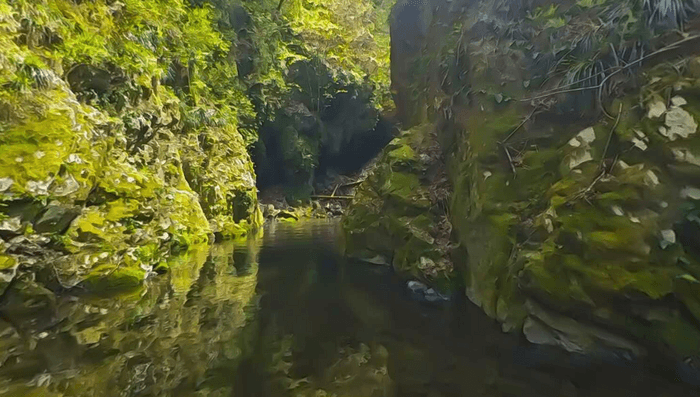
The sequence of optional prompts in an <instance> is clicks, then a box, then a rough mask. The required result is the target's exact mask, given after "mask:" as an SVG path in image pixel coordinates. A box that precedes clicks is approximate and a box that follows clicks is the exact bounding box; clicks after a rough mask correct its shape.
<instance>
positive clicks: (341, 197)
mask: <svg viewBox="0 0 700 397" xmlns="http://www.w3.org/2000/svg"><path fill="white" fill-rule="evenodd" d="M311 198H312V199H316V200H335V199H337V200H352V199H354V198H355V196H326V195H315V196H311Z"/></svg>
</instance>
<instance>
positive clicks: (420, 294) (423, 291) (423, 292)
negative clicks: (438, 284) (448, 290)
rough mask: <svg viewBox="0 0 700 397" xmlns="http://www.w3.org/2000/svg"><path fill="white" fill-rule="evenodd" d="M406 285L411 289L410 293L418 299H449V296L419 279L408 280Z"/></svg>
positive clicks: (440, 300) (435, 300)
mask: <svg viewBox="0 0 700 397" xmlns="http://www.w3.org/2000/svg"><path fill="white" fill-rule="evenodd" d="M406 286H407V287H408V289H409V291H411V295H412V296H413V297H414V298H415V299H418V300H422V301H426V302H448V301H449V300H450V297H449V296H447V295H443V294H441V293H439V292H438V291H436V290H435V289H434V288H431V287H429V286H428V285H426V284H423V283H421V282H420V281H409V282H408V283H406Z"/></svg>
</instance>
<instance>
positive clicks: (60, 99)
mask: <svg viewBox="0 0 700 397" xmlns="http://www.w3.org/2000/svg"><path fill="white" fill-rule="evenodd" d="M215 21H216V15H215V13H214V11H213V10H212V8H211V7H209V6H207V5H203V6H201V7H200V6H190V5H189V3H185V2H181V1H179V0H177V1H140V0H139V1H124V2H109V1H95V2H74V1H70V0H43V1H23V0H17V1H11V2H9V3H4V4H2V5H0V47H1V48H2V51H0V80H1V81H0V86H1V87H2V88H1V89H0V131H1V132H0V152H1V153H2V156H1V157H0V195H1V196H0V237H2V240H1V241H0V267H1V271H2V282H1V283H0V285H1V287H2V288H1V290H2V291H5V290H6V288H7V287H8V286H13V288H20V287H21V286H22V285H24V284H27V285H35V286H36V287H37V288H44V289H45V288H48V289H49V290H51V291H61V290H65V289H73V288H87V289H98V290H103V289H104V288H107V287H119V288H125V287H132V286H136V285H139V284H140V283H141V281H142V280H143V279H144V277H146V276H147V274H148V273H150V272H152V271H158V272H162V271H166V270H167V258H168V257H169V255H171V254H173V253H177V252H181V251H184V250H187V249H189V248H190V247H192V246H195V245H197V244H201V243H206V242H207V241H208V240H210V236H211V235H216V236H218V237H221V238H226V237H229V238H230V237H238V236H241V235H244V234H246V233H247V230H248V229H249V228H251V227H256V226H258V225H259V224H260V223H261V214H260V211H259V209H258V205H257V197H256V195H257V193H256V188H255V175H254V172H253V165H252V162H251V160H250V157H249V155H248V152H247V150H246V142H245V141H244V137H243V136H242V135H241V134H240V133H239V131H238V114H239V113H241V112H243V111H244V110H245V108H246V105H245V102H240V101H239V102H240V103H239V102H236V99H238V100H240V98H245V97H244V96H243V93H242V91H241V90H240V89H239V88H237V85H236V84H237V83H236V80H235V77H236V65H235V63H232V62H230V61H228V60H227V58H226V53H227V51H228V50H229V46H230V43H228V44H227V42H225V40H224V33H222V32H219V31H217V30H215ZM247 106H248V107H250V105H249V104H248V105H247ZM8 293H9V292H8Z"/></svg>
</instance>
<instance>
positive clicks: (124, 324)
mask: <svg viewBox="0 0 700 397" xmlns="http://www.w3.org/2000/svg"><path fill="white" fill-rule="evenodd" d="M257 251H258V246H257V244H255V243H251V244H248V246H247V247H245V248H244V249H243V250H242V253H243V255H241V256H240V258H237V259H238V260H237V262H234V260H233V258H234V255H235V256H236V257H238V256H239V255H237V254H236V252H237V248H235V247H234V245H233V244H232V243H231V244H226V245H218V246H214V247H212V249H211V251H210V252H209V253H207V252H206V251H197V252H191V253H190V254H188V255H185V256H181V257H177V258H175V259H174V260H173V261H172V263H171V264H170V266H171V272H170V275H169V282H167V281H165V280H164V279H165V278H168V277H165V278H163V279H159V280H156V281H155V282H153V283H149V284H148V285H147V286H146V288H145V289H143V290H141V291H137V292H134V293H133V294H131V295H123V296H118V297H105V298H98V297H92V298H89V297H84V298H78V299H77V300H76V301H66V302H59V303H57V312H58V315H59V316H61V318H60V319H59V321H60V323H59V324H58V325H56V326H54V327H53V328H51V329H49V330H47V331H46V332H44V333H43V334H39V337H38V340H37V338H35V339H34V342H32V343H33V344H34V346H26V345H25V346H22V345H21V343H20V341H19V340H18V338H15V340H14V342H16V344H15V345H14V346H10V348H9V349H6V350H7V351H10V352H12V351H14V353H15V354H16V355H19V354H21V355H22V362H21V363H20V362H19V361H18V360H15V361H16V363H15V365H10V366H8V365H7V362H8V361H10V362H11V361H12V357H10V358H9V360H8V361H6V365H4V366H3V370H2V372H0V375H2V379H3V384H5V383H6V384H8V385H9V387H10V389H9V390H12V391H13V392H15V393H20V394H21V393H29V392H34V393H39V395H42V396H43V395H47V396H48V395H52V394H51V393H55V394H56V395H65V396H86V397H87V396H98V395H104V396H108V395H109V396H112V395H137V394H138V395H158V396H168V395H176V391H177V392H178V393H182V392H183V391H188V392H191V393H194V392H195V391H197V393H199V394H197V395H202V396H212V395H214V396H218V395H221V396H223V395H226V396H229V395H231V382H230V379H228V374H229V373H233V372H234V371H235V370H236V368H237V366H238V363H239V362H240V361H241V360H242V358H243V357H244V356H245V355H246V354H248V353H249V351H250V344H251V343H252V341H253V339H254V337H255V335H254V334H251V331H250V327H249V324H250V322H251V321H252V320H253V319H254V318H255V312H256V300H255V287H256V284H257ZM238 262H240V263H238ZM7 330H8V329H7V328H6V329H5V331H7ZM253 332H254V331H253ZM7 334H8V332H4V333H3V335H7ZM8 340H10V341H12V340H11V339H8V338H7V337H5V338H4V340H3V342H8ZM6 345H7V344H6ZM4 354H5V356H6V358H7V356H8V355H10V354H8V353H7V352H6V353H4ZM8 379H13V381H9V380H8ZM27 382H28V383H27ZM177 395H180V394H177Z"/></svg>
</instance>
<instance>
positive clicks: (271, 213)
mask: <svg viewBox="0 0 700 397" xmlns="http://www.w3.org/2000/svg"><path fill="white" fill-rule="evenodd" d="M279 212H280V211H279V210H277V209H276V208H275V206H274V205H272V204H267V205H264V206H263V216H264V217H265V218H266V219H271V218H275V217H276V216H277V215H278V214H279Z"/></svg>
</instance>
